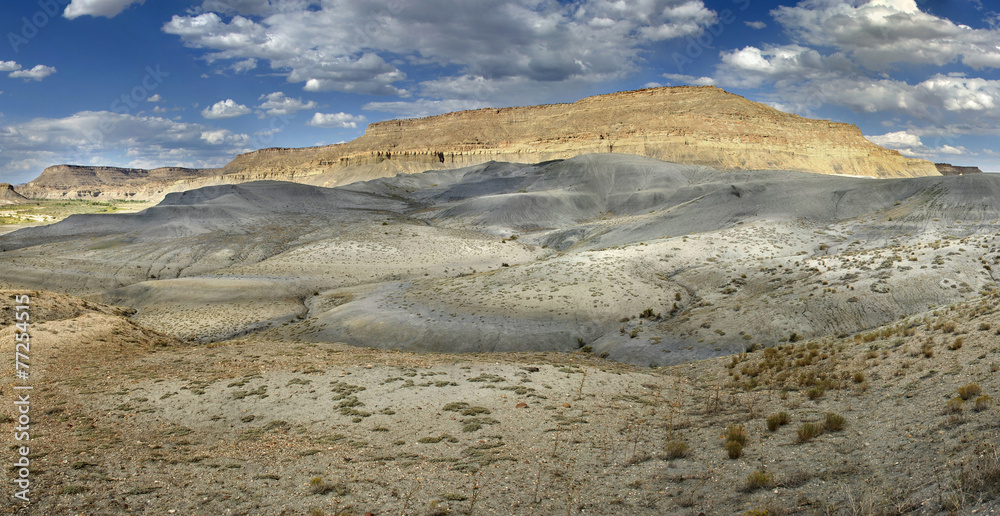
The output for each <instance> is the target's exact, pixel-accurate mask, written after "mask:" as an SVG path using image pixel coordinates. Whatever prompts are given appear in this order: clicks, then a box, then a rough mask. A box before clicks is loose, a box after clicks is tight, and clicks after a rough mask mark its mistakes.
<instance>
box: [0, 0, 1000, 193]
mask: <svg viewBox="0 0 1000 516" xmlns="http://www.w3.org/2000/svg"><path fill="white" fill-rule="evenodd" d="M984 3H985V7H984ZM990 5H992V4H990V3H986V0H802V1H794V0H575V1H568V0H562V1H555V0H506V1H501V0H498V1H486V0H481V1H475V0H465V1H462V0H423V1H421V0H187V1H184V0H159V1H154V0H148V1H143V0H19V1H18V2H5V3H4V6H3V7H2V12H3V17H2V18H0V33H2V34H4V35H5V37H4V38H3V41H0V181H7V182H13V183H21V182H26V181H30V180H31V179H33V178H34V177H36V176H37V175H38V174H39V173H41V171H42V170H43V169H44V168H45V167H47V166H50V165H55V164H61V163H73V164H87V165H113V166H129V167H142V168H151V167H159V166H187V167H216V166H221V165H224V164H225V163H226V162H228V161H229V160H230V159H232V157H233V156H235V155H236V154H238V153H240V152H246V151H248V150H253V149H257V148H263V147H303V146H311V145H321V144H329V143H336V142H339V141H346V140H350V139H352V138H355V137H357V136H359V135H361V134H362V133H363V132H364V129H365V127H366V125H367V123H369V122H374V121H379V120H386V119H390V118H398V117H412V116H424V115H430V114H437V113H442V112H448V111H454V110H459V109H472V108H479V107H486V106H494V107H499V106H511V105H532V104H539V103H549V102H571V101H574V100H577V99H579V98H581V97H584V96H588V95H593V94H599V93H608V92H613V91H620V90H628V89H636V88H642V87H645V86H655V85H682V84H713V85H716V86H719V87H721V88H723V89H726V90H728V91H732V92H734V93H737V94H740V95H743V96H745V97H747V98H749V99H751V100H755V101H760V102H765V103H768V104H770V105H772V106H775V107H777V108H779V109H782V110H784V111H789V112H793V113H797V114H801V115H803V116H809V117H816V118H829V119H833V120H837V121H844V122H850V123H855V124H857V125H858V126H859V127H860V128H861V129H862V131H863V133H864V134H865V135H866V136H867V137H869V139H871V140H872V141H875V142H876V143H879V144H881V145H884V146H886V147H890V148H894V149H898V150H900V151H901V152H903V153H904V154H907V155H910V156H916V157H921V158H926V159H931V160H935V161H948V162H953V163H955V164H975V165H980V166H981V167H982V168H983V169H984V170H988V171H1000V145H998V144H997V143H996V141H997V136H998V134H1000V129H998V127H1000V125H998V122H1000V23H998V22H1000V17H998V14H997V13H996V12H992V11H991V10H990V9H991V8H990Z"/></svg>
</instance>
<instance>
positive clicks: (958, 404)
mask: <svg viewBox="0 0 1000 516" xmlns="http://www.w3.org/2000/svg"><path fill="white" fill-rule="evenodd" d="M963 410H965V400H963V399H962V398H961V397H959V396H956V397H954V398H952V399H950V400H948V403H945V405H944V413H945V414H961V413H962V411H963Z"/></svg>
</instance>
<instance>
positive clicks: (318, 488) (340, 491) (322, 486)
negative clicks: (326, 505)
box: [309, 477, 351, 496]
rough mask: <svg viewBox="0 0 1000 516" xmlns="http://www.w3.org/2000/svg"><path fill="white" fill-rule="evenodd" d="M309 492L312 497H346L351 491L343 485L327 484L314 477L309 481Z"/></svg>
mask: <svg viewBox="0 0 1000 516" xmlns="http://www.w3.org/2000/svg"><path fill="white" fill-rule="evenodd" d="M309 492H310V493H312V494H314V495H325V494H327V493H334V494H336V495H337V496H347V495H348V494H350V492H351V490H350V489H349V488H348V487H347V486H346V485H344V484H341V483H337V484H328V483H326V482H324V481H323V479H322V478H319V477H314V478H313V479H312V480H310V481H309Z"/></svg>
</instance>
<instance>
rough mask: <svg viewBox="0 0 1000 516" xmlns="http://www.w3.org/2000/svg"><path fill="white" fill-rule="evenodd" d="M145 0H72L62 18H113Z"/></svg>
mask: <svg viewBox="0 0 1000 516" xmlns="http://www.w3.org/2000/svg"><path fill="white" fill-rule="evenodd" d="M145 1H146V0H73V1H72V2H70V4H69V5H67V6H66V10H65V11H63V16H64V17H66V18H69V19H70V20H73V19H76V18H79V17H80V16H104V17H106V18H114V17H115V16H118V14H119V13H121V12H122V11H124V10H125V8H126V7H128V6H130V5H132V4H142V3H143V2H145Z"/></svg>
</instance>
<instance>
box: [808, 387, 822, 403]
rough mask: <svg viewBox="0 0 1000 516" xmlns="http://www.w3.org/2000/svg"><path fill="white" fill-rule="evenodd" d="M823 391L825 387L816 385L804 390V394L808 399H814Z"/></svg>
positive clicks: (820, 395)
mask: <svg viewBox="0 0 1000 516" xmlns="http://www.w3.org/2000/svg"><path fill="white" fill-rule="evenodd" d="M825 393H826V389H824V388H823V387H822V386H819V385H817V386H816V387H812V388H811V389H809V390H808V391H806V396H808V397H809V399H811V400H815V399H818V398H820V397H822V396H823V394H825Z"/></svg>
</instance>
